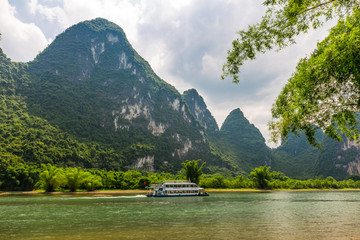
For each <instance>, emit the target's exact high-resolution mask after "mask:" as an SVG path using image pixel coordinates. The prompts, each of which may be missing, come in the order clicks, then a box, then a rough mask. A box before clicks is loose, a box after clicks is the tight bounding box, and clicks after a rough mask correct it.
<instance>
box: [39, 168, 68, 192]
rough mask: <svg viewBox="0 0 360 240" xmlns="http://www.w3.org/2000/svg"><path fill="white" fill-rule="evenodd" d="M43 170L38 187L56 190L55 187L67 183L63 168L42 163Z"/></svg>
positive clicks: (47, 190) (51, 190)
mask: <svg viewBox="0 0 360 240" xmlns="http://www.w3.org/2000/svg"><path fill="white" fill-rule="evenodd" d="M42 168H43V171H42V172H41V173H40V175H39V178H40V179H39V181H38V182H37V183H36V185H35V186H36V187H37V188H41V189H45V191H46V192H54V191H55V189H56V188H57V187H59V186H61V185H63V184H64V183H65V178H64V173H63V170H62V169H61V168H57V167H55V166H52V165H50V164H47V165H45V164H43V165H42Z"/></svg>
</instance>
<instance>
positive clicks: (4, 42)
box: [0, 0, 48, 62]
mask: <svg viewBox="0 0 360 240" xmlns="http://www.w3.org/2000/svg"><path fill="white" fill-rule="evenodd" d="M15 13H16V10H15V8H14V7H12V6H11V5H10V4H9V2H8V1H7V0H0V33H1V34H2V39H1V41H0V47H1V48H2V49H4V51H5V53H6V54H7V55H8V56H9V57H11V58H12V59H13V60H14V61H19V62H27V61H30V60H32V59H33V58H34V57H35V56H36V54H38V53H39V52H40V51H41V50H43V49H44V48H45V46H46V45H47V44H48V41H47V40H46V37H45V36H44V34H43V33H42V31H41V29H40V28H39V27H37V26H36V25H35V24H34V23H23V22H21V21H20V20H18V19H17V18H16V17H15Z"/></svg>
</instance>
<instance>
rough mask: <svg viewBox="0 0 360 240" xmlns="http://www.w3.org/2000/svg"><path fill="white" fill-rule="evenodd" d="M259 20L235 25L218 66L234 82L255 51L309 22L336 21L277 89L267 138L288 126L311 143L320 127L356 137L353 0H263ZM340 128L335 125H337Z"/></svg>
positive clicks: (290, 38)
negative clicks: (239, 26) (245, 25)
mask: <svg viewBox="0 0 360 240" xmlns="http://www.w3.org/2000/svg"><path fill="white" fill-rule="evenodd" d="M264 5H265V6H267V8H268V9H267V11H266V14H265V15H264V16H263V18H262V21H261V22H260V23H258V24H255V25H252V26H250V27H249V28H248V30H247V31H244V30H243V31H239V32H238V34H239V38H238V39H236V40H235V41H233V47H232V49H231V50H229V51H228V56H227V62H226V63H225V64H224V66H223V75H222V79H224V78H225V77H227V76H230V77H232V78H233V82H235V83H237V82H239V79H238V73H239V72H240V67H241V66H242V65H243V64H244V62H245V61H247V60H254V59H255V57H256V54H257V53H259V52H260V53H265V52H266V51H269V50H271V49H273V48H275V49H278V50H280V49H282V48H285V47H287V46H289V45H290V44H294V43H295V39H294V38H295V37H296V36H298V35H300V34H302V33H306V32H307V31H308V30H309V29H310V28H314V29H317V28H319V27H321V26H322V25H323V24H324V22H326V21H329V20H331V19H334V18H337V20H338V24H337V26H336V27H334V28H333V29H332V31H331V33H330V34H329V36H328V37H327V38H326V39H325V40H324V41H323V42H322V43H320V44H318V49H317V50H315V51H314V53H313V54H312V56H311V57H310V58H308V59H307V58H304V59H302V60H301V61H300V62H299V64H298V66H297V69H296V72H295V74H293V76H292V77H291V78H290V80H289V82H288V84H287V85H286V86H285V87H284V89H283V91H282V93H281V94H280V95H279V97H278V99H277V101H276V103H275V105H274V107H273V109H272V115H273V120H272V121H271V122H270V123H269V126H270V129H271V130H272V132H273V136H272V140H274V141H275V140H277V139H279V138H282V139H286V136H287V134H288V133H289V132H293V133H295V134H297V135H298V134H299V130H300V132H305V134H306V136H307V138H308V140H309V142H310V143H312V144H315V142H316V139H315V132H316V130H317V129H319V128H321V129H322V130H324V132H325V134H326V135H328V136H329V137H332V138H335V139H338V140H341V135H340V132H342V133H344V134H345V135H346V136H347V137H351V138H353V139H358V137H359V133H358V130H356V129H355V126H356V125H357V121H356V116H355V112H357V111H359V110H360V101H358V99H359V96H360V95H359V94H360V85H359V84H360V83H359V82H360V79H359V78H360V75H359V69H360V67H359V66H360V65H359V61H360V59H359V48H360V44H359V41H360V34H359V18H360V17H359V15H360V13H359V12H360V1H359V0H265V2H264ZM338 130H340V131H338Z"/></svg>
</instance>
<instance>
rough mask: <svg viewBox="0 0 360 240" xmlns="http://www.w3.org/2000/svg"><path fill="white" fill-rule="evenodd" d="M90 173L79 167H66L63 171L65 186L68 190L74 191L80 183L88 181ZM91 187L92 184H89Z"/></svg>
mask: <svg viewBox="0 0 360 240" xmlns="http://www.w3.org/2000/svg"><path fill="white" fill-rule="evenodd" d="M91 177H92V174H91V173H89V172H84V171H83V170H82V169H81V168H79V167H78V168H67V169H66V171H65V179H66V186H67V187H69V188H70V191H72V192H76V190H77V189H78V188H79V186H80V185H82V184H84V183H86V182H90V180H92V178H91ZM91 187H92V186H91Z"/></svg>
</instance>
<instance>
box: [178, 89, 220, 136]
mask: <svg viewBox="0 0 360 240" xmlns="http://www.w3.org/2000/svg"><path fill="white" fill-rule="evenodd" d="M183 98H184V100H185V102H186V104H187V105H188V106H189V108H190V111H191V112H192V113H193V114H194V116H195V117H196V119H197V120H198V121H199V122H200V123H201V124H202V125H203V126H204V128H205V130H206V131H207V132H208V133H210V134H214V133H215V132H218V131H219V127H218V125H217V123H216V120H215V118H214V117H213V116H212V115H211V112H210V111H209V110H208V108H207V106H206V104H205V102H204V99H203V98H202V97H201V96H200V95H199V93H198V92H197V91H196V90H195V89H189V90H187V91H185V92H184V93H183Z"/></svg>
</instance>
